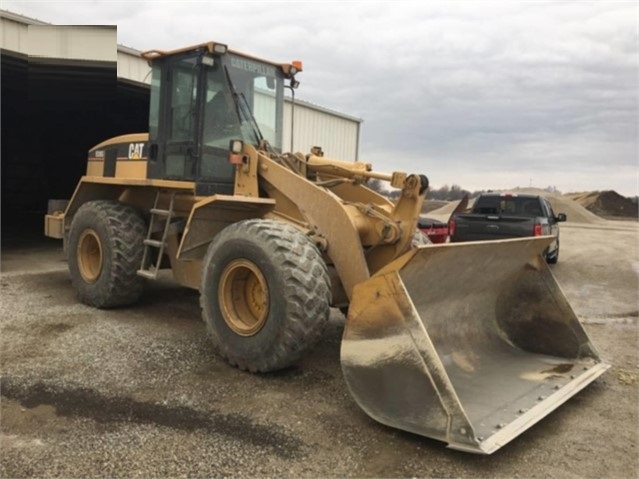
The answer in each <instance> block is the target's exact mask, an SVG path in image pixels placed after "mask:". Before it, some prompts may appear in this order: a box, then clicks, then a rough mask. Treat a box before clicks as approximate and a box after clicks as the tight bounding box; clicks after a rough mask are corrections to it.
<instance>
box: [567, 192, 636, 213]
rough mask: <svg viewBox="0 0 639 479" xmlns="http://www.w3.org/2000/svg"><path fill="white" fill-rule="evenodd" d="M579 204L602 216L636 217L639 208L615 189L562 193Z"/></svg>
mask: <svg viewBox="0 0 639 479" xmlns="http://www.w3.org/2000/svg"><path fill="white" fill-rule="evenodd" d="M564 196H566V197H568V198H570V199H572V200H573V201H575V202H576V203H578V204H580V205H581V206H583V207H584V208H586V209H587V210H588V211H591V212H593V213H594V214H596V215H599V216H601V217H604V218H609V217H617V218H637V217H638V216H639V208H638V205H637V203H635V202H634V201H632V200H631V199H630V198H626V197H625V196H621V195H620V194H619V193H617V192H616V191H610V190H609V191H590V192H585V193H567V194H566V195H564Z"/></svg>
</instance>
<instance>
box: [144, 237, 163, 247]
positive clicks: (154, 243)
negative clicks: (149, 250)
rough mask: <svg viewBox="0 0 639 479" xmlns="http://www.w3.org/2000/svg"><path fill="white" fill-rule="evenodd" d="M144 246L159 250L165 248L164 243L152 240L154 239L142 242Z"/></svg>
mask: <svg viewBox="0 0 639 479" xmlns="http://www.w3.org/2000/svg"><path fill="white" fill-rule="evenodd" d="M144 244H145V245H146V246H153V247H155V248H161V247H163V246H165V245H164V242H162V241H158V240H154V239H145V240H144Z"/></svg>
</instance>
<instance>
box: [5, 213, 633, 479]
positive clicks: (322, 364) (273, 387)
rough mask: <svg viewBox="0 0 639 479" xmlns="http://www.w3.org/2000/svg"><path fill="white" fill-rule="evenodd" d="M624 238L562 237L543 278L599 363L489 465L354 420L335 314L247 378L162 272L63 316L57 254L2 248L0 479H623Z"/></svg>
mask: <svg viewBox="0 0 639 479" xmlns="http://www.w3.org/2000/svg"><path fill="white" fill-rule="evenodd" d="M567 226H568V225H567ZM637 232H638V229H637V224H636V223H619V222H615V223H610V224H609V225H608V224H606V225H603V226H597V227H592V226H591V227H586V226H580V225H576V224H571V225H570V226H569V227H565V228H563V230H562V237H561V238H562V239H561V256H560V260H559V264H558V265H557V266H556V267H555V268H554V271H555V273H556V276H557V278H558V280H559V282H560V284H561V286H562V288H563V289H564V291H565V293H566V295H567V296H568V298H569V300H570V302H571V304H572V305H573V307H574V309H575V311H576V313H577V315H578V316H579V318H580V319H581V320H582V322H583V323H584V324H585V327H586V330H587V332H588V334H589V335H590V336H591V338H592V340H593V342H594V343H595V345H596V346H597V348H598V349H599V351H600V353H601V354H602V356H603V357H604V358H605V359H606V361H608V362H609V363H610V364H611V365H612V367H611V369H610V370H609V371H608V372H607V373H606V374H604V376H602V377H601V378H599V379H598V380H597V381H595V382H594V383H593V384H591V385H590V386H589V387H587V388H586V389H585V390H584V391H582V392H581V393H579V394H578V395H577V396H576V397H574V398H572V399H571V400H570V401H568V402H567V403H566V404H565V405H563V406H562V407H560V408H559V409H558V410H557V411H555V412H553V413H552V414H551V415H550V416H548V417H547V418H546V419H544V420H542V421H541V422H540V423H538V424H537V425H536V426H534V427H533V428H531V429H530V430H529V431H527V432H525V433H524V434H523V435H521V436H520V437H518V438H517V439H515V440H514V441H513V442H511V443H510V444H508V445H507V446H505V447H504V448H502V449H501V450H499V451H498V452H497V453H495V454H494V455H492V456H475V455H470V454H465V453H461V452H457V451H451V450H448V449H446V448H445V446H444V444H442V443H440V442H437V441H434V440H430V439H426V438H423V437H419V436H415V435H412V434H408V433H404V432H401V431H397V430H393V429H390V428H387V427H385V426H382V425H380V424H377V423H376V422H374V421H373V420H371V419H369V418H368V416H366V415H365V414H364V413H363V412H362V411H360V409H359V408H358V407H357V406H356V404H355V403H354V401H353V400H352V399H351V397H350V395H349V393H348V390H347V388H346V385H345V383H344V380H343V378H342V375H341V370H340V365H339V344H340V337H341V331H342V328H343V321H344V318H343V316H342V315H341V314H340V313H339V312H338V311H336V310H335V311H333V313H332V316H331V320H330V322H329V325H328V328H327V331H326V333H325V335H324V336H323V339H322V341H321V343H320V344H319V345H318V347H317V348H316V349H315V350H314V351H313V352H312V353H311V354H309V355H308V356H307V357H306V358H304V359H303V360H302V362H301V363H300V364H299V365H298V366H297V367H295V368H292V369H289V370H286V371H283V372H280V373H277V374H269V375H251V374H247V373H243V372H240V371H238V370H236V369H234V368H232V367H229V366H227V365H226V363H224V362H223V361H222V360H220V359H219V358H217V357H216V356H215V355H214V354H213V351H212V350H211V347H210V345H209V343H208V341H207V338H206V333H205V328H204V325H203V323H202V322H201V320H200V313H199V308H198V300H197V299H198V298H197V293H196V292H193V291H190V290H187V289H183V288H180V287H178V286H176V285H175V283H173V282H172V281H171V280H170V278H169V277H168V276H166V277H164V278H162V279H161V280H160V281H159V282H157V283H154V284H152V285H150V286H149V287H148V289H147V291H146V293H145V295H144V296H143V299H142V301H141V302H140V303H139V304H138V305H136V306H134V307H131V308H127V309H117V310H110V311H98V310H95V309H92V308H89V307H87V306H84V305H81V304H78V303H77V301H76V298H75V295H74V292H73V290H72V289H71V283H70V280H69V276H68V272H67V270H66V263H65V261H64V257H63V255H62V253H61V251H60V249H59V248H60V245H59V244H58V243H56V242H52V241H48V240H41V241H38V242H36V243H35V244H30V245H28V246H13V245H11V244H9V245H6V244H3V250H2V276H1V277H0V291H1V295H0V298H1V304H0V335H1V336H0V337H1V339H0V341H1V343H0V344H1V347H2V349H1V375H2V383H1V393H2V397H1V400H0V412H1V417H0V419H1V424H0V440H1V442H0V451H1V458H0V475H1V476H2V477H115V476H122V477H194V476H198V477H201V476H233V477H255V476H275V477H508V478H510V477H525V478H533V477H534V478H537V477H540V478H541V477H553V478H556V477H561V478H563V477H566V478H584V477H588V478H604V477H615V478H628V477H638V473H637V471H638V468H639V460H638V448H637V444H638V435H639V434H638V432H637V431H638V430H639V429H638V426H639V420H638V404H639V398H638V396H639V394H638V388H637V378H638V373H639V358H638V356H639V354H638V350H639V343H638V328H637V323H638V321H637V319H638V318H637V294H638V293H637V291H638V284H637V273H638V271H639V258H638V252H637Z"/></svg>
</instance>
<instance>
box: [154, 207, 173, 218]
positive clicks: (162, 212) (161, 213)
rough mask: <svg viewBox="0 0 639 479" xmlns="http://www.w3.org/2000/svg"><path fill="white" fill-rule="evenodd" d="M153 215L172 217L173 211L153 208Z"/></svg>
mask: <svg viewBox="0 0 639 479" xmlns="http://www.w3.org/2000/svg"><path fill="white" fill-rule="evenodd" d="M151 214H153V215H158V216H167V217H168V216H171V211H170V210H162V209H159V208H151Z"/></svg>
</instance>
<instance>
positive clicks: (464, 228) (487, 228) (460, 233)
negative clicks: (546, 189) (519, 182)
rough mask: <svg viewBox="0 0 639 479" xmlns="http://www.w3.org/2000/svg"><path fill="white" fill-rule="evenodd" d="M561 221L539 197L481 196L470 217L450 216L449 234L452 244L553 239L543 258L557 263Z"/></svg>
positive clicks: (511, 195) (496, 194) (502, 194)
mask: <svg viewBox="0 0 639 479" xmlns="http://www.w3.org/2000/svg"><path fill="white" fill-rule="evenodd" d="M561 221H566V215H565V214H563V213H559V214H558V215H555V213H554V212H553V210H552V207H551V206H550V203H549V202H548V200H546V199H545V198H544V197H542V196H538V195H528V194H515V193H484V194H482V195H479V196H478V197H477V199H476V200H475V204H474V206H473V208H472V210H471V211H470V213H454V214H453V215H451V217H450V220H449V222H448V233H449V235H450V241H451V242H453V243H456V242H462V241H485V240H495V239H506V238H520V237H522V236H542V235H543V236H546V235H552V236H555V237H556V238H557V239H556V240H555V241H553V242H552V243H551V244H550V246H549V247H548V249H547V250H546V252H545V257H546V261H547V262H548V263H556V262H557V260H558V259H559V225H558V223H559V222H561Z"/></svg>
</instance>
